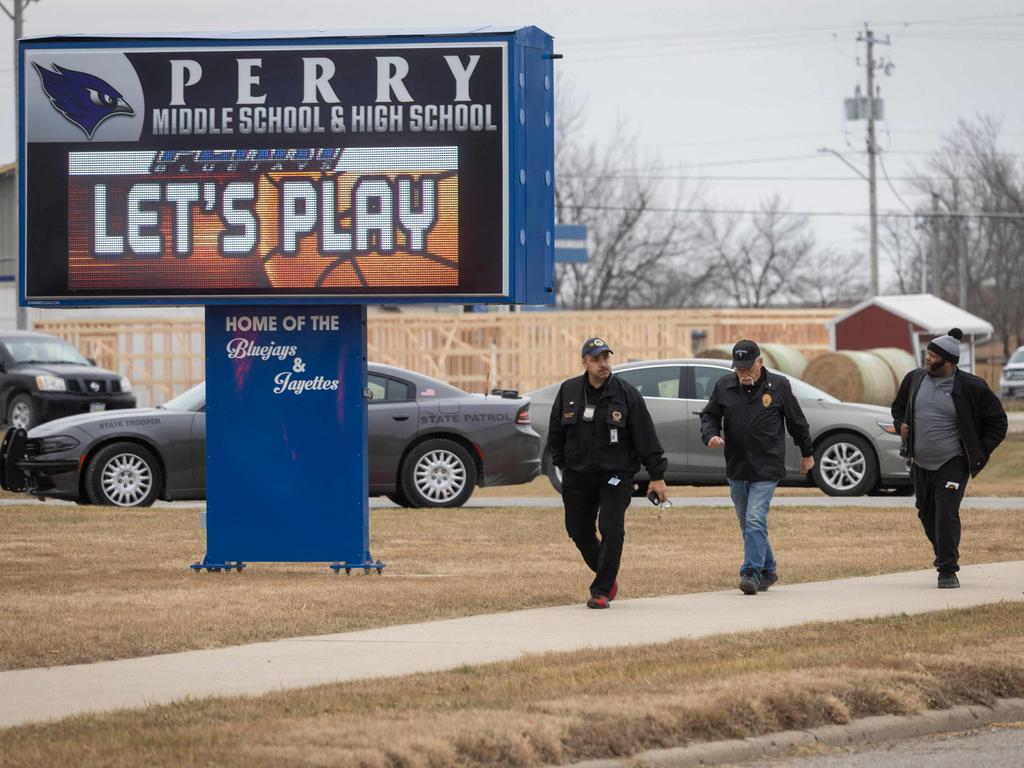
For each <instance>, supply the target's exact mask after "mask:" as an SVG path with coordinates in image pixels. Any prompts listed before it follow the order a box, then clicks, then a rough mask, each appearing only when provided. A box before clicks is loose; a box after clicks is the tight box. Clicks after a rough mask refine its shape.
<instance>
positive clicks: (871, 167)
mask: <svg viewBox="0 0 1024 768" xmlns="http://www.w3.org/2000/svg"><path fill="white" fill-rule="evenodd" d="M864 39H865V42H866V43H867V59H868V61H867V67H868V209H869V211H870V216H871V223H870V227H871V283H870V284H871V287H870V290H871V295H872V296H877V295H878V189H877V187H876V179H875V58H874V51H875V35H874V33H873V32H872V31H871V30H870V29H866V30H865V34H864Z"/></svg>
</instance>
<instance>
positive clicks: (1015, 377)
mask: <svg viewBox="0 0 1024 768" xmlns="http://www.w3.org/2000/svg"><path fill="white" fill-rule="evenodd" d="M999 396H1000V397H1024V347H1017V351H1016V352H1014V353H1013V354H1012V355H1010V359H1009V360H1007V361H1006V365H1004V366H1003V370H1002V371H1000V373H999Z"/></svg>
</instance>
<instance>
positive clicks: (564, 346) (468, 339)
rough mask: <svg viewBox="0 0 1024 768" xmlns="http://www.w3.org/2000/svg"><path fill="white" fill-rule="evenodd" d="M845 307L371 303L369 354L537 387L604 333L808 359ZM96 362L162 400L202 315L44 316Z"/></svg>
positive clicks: (473, 381) (189, 368)
mask: <svg viewBox="0 0 1024 768" xmlns="http://www.w3.org/2000/svg"><path fill="white" fill-rule="evenodd" d="M837 313H838V311H837V310H783V309H771V310H736V309H731V310H709V309H699V310H688V309H676V310H607V311H591V312H480V313H472V314H469V313H443V312H403V313H401V314H398V313H389V312H372V313H371V314H370V318H369V331H368V349H369V356H370V359H371V360H373V361H376V362H380V363H389V364H391V365H397V366H400V367H402V368H409V369H411V370H414V371H420V372H422V373H426V374H428V375H431V376H435V377H437V378H439V379H443V380H445V381H447V382H449V383H451V384H453V385H455V386H457V387H460V388H462V389H465V390H467V391H470V392H484V391H486V390H488V389H491V388H493V387H496V386H497V387H502V388H505V389H518V390H519V391H521V392H528V391H530V390H532V389H537V388H539V387H543V386H546V385H548V384H551V383H553V382H555V381H558V380H561V379H563V378H566V377H568V376H571V375H573V374H575V373H576V372H578V371H579V370H580V363H579V354H580V345H581V343H582V342H583V340H584V339H586V338H587V337H588V336H604V337H605V338H606V339H607V341H608V343H609V344H610V345H611V347H612V349H614V350H615V352H616V356H615V359H616V360H617V361H619V362H626V361H628V360H642V359H652V358H662V357H687V356H689V355H691V354H692V353H693V341H694V336H693V333H694V332H695V331H698V332H702V333H703V334H704V336H703V346H704V347H705V348H707V347H713V346H715V345H717V344H732V343H733V342H734V341H736V340H737V339H740V338H752V339H755V340H757V341H760V342H775V343H780V344H790V345H792V346H794V347H796V348H798V349H799V350H800V351H801V352H803V353H804V355H805V356H807V358H808V359H810V358H813V357H816V356H817V355H819V354H822V353H824V352H827V351H828V332H827V329H826V323H827V322H828V321H829V320H831V319H832V318H834V317H835V316H836V314H837ZM35 329H36V330H38V331H42V332H44V333H52V334H55V335H57V336H62V337H64V338H66V339H67V340H68V341H70V342H71V343H72V344H74V345H75V346H76V347H78V349H80V350H81V351H82V352H83V353H84V354H85V355H87V356H89V357H93V358H95V359H96V362H97V363H98V364H99V365H101V366H103V367H105V368H110V369H112V370H115V371H118V372H119V373H121V374H123V375H125V376H128V377H129V378H130V379H131V380H132V384H133V386H134V389H135V392H136V397H137V399H138V401H139V404H140V405H156V404H158V403H161V402H163V401H164V400H166V399H168V398H170V397H172V396H174V395H176V394H179V393H180V392H182V391H183V390H185V389H187V388H188V387H189V386H191V385H192V384H195V383H197V382H199V381H202V379H203V378H204V376H205V356H204V338H205V334H204V328H203V323H202V321H198V320H148V319H146V320H141V319H134V318H133V319H88V320H82V321H74V320H60V321H44V322H37V323H36V324H35Z"/></svg>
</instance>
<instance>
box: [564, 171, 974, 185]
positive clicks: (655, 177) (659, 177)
mask: <svg viewBox="0 0 1024 768" xmlns="http://www.w3.org/2000/svg"><path fill="white" fill-rule="evenodd" d="M557 175H558V177H559V178H561V179H637V180H639V181H800V182H804V181H827V182H836V181H856V182H858V183H860V184H863V183H864V179H862V178H860V177H859V176H710V175H703V174H695V175H688V174H658V173H653V174H652V173H618V172H614V171H613V172H610V173H559V174H557ZM887 178H890V179H891V180H892V181H909V182H915V181H937V182H938V181H953V180H957V181H979V180H981V177H979V176H892V177H887Z"/></svg>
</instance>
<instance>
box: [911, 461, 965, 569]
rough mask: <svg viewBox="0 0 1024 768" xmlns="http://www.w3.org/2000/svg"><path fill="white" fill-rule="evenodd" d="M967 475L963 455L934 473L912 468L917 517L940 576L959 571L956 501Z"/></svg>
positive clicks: (959, 496)
mask: <svg viewBox="0 0 1024 768" xmlns="http://www.w3.org/2000/svg"><path fill="white" fill-rule="evenodd" d="M970 476H971V473H970V471H969V470H968V468H967V459H966V458H964V457H963V456H957V457H955V458H952V459H950V460H949V461H947V462H946V463H945V464H943V465H942V466H941V467H939V468H938V469H934V470H932V469H924V468H922V467H919V466H917V464H915V465H914V491H915V493H916V494H917V501H916V505H917V516H918V517H919V518H920V520H921V525H923V526H924V532H925V535H927V536H928V541H930V542H931V543H932V549H933V550H935V568H936V569H937V570H938V572H939V573H940V574H948V573H956V572H957V571H959V570H960V566H959V560H960V502H961V501H962V500H963V498H964V491H965V490H967V480H968V479H969V478H970ZM950 484H955V485H956V486H958V487H956V488H952V487H950Z"/></svg>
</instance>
